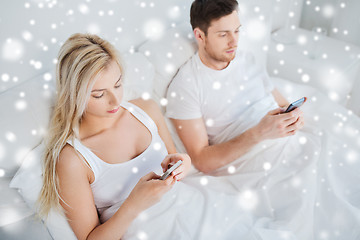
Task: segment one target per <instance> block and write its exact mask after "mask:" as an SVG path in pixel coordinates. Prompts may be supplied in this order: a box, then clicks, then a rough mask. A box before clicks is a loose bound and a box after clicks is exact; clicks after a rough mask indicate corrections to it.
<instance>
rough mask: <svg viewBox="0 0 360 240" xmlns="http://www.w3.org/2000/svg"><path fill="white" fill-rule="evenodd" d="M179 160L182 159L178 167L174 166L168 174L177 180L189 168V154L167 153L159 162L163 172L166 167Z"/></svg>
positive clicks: (184, 174) (181, 177) (183, 175)
mask: <svg viewBox="0 0 360 240" xmlns="http://www.w3.org/2000/svg"><path fill="white" fill-rule="evenodd" d="M179 160H182V161H183V162H182V164H181V165H180V166H179V167H178V168H176V169H175V170H174V171H173V172H172V173H171V175H170V176H172V178H174V179H175V180H177V181H180V180H181V179H183V178H184V177H185V176H186V174H187V173H188V172H189V170H190V166H191V159H190V157H189V155H187V154H185V153H174V154H169V155H167V156H166V157H165V159H164V160H163V161H162V163H161V167H162V168H163V171H164V172H165V171H166V170H167V169H168V168H170V167H171V166H172V165H174V164H175V163H177V161H179ZM169 165H170V166H169ZM168 179H169V178H168Z"/></svg>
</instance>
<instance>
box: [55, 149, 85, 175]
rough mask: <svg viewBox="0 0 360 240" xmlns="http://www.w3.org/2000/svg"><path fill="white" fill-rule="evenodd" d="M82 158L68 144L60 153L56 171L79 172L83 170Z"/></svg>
mask: <svg viewBox="0 0 360 240" xmlns="http://www.w3.org/2000/svg"><path fill="white" fill-rule="evenodd" d="M80 158H81V156H80V154H79V153H77V152H76V150H75V149H74V148H73V147H72V146H71V145H69V144H66V145H65V146H64V147H63V149H62V150H61V151H60V154H59V161H58V163H57V164H56V170H57V171H66V172H67V171H71V172H79V171H81V170H82V169H83V161H82V160H81V159H80Z"/></svg>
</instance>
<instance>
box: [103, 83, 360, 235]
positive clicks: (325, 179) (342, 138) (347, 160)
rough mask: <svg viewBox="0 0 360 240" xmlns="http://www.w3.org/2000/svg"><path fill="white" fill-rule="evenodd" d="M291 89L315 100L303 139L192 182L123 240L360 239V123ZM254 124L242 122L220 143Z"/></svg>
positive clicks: (279, 142)
mask: <svg viewBox="0 0 360 240" xmlns="http://www.w3.org/2000/svg"><path fill="white" fill-rule="evenodd" d="M276 83H277V85H278V86H277V87H278V88H279V89H280V91H284V90H286V88H288V86H289V83H288V82H286V81H283V80H276ZM290 86H292V87H293V89H295V90H296V92H297V93H296V94H297V95H298V96H307V97H308V98H309V99H310V101H308V102H307V103H306V104H305V105H304V106H303V111H304V114H305V120H306V126H305V127H304V128H303V129H302V130H301V131H300V132H298V133H297V134H296V135H295V136H292V137H287V138H282V139H275V140H268V141H265V142H262V143H261V144H259V145H257V146H255V147H254V148H253V149H252V150H251V151H250V152H248V153H247V154H246V155H244V156H243V157H241V158H240V159H238V160H236V161H235V162H233V163H232V164H229V165H228V166H225V167H223V168H222V169H219V170H218V171H216V172H214V173H213V174H212V176H206V175H203V174H202V173H198V172H197V173H194V174H192V175H190V176H189V177H187V178H186V179H185V180H183V182H179V183H177V184H176V185H175V187H174V188H173V189H172V190H171V191H170V192H169V193H168V194H166V195H165V196H164V197H163V199H162V200H161V202H160V203H158V204H157V205H155V206H153V207H151V208H150V209H148V210H147V211H145V212H144V213H143V214H141V216H139V217H138V218H137V219H136V220H135V221H134V222H133V223H132V225H131V227H130V228H129V230H128V231H127V234H126V236H124V237H123V239H245V240H251V239H269V240H270V239H271V240H278V239H298V240H317V239H324V240H330V239H341V240H357V239H360V184H359V183H360V150H359V149H360V136H359V135H360V134H359V130H360V119H359V118H358V117H357V116H355V115H353V114H351V112H349V111H348V110H347V109H345V108H343V107H341V106H340V105H337V104H333V103H330V102H329V100H328V99H327V98H326V97H325V96H323V95H322V94H320V93H318V92H317V91H315V90H313V89H311V88H307V87H301V86H297V85H294V84H290ZM287 94H291V92H288V93H287ZM285 95H286V92H285ZM296 97H297V96H296ZM296 97H293V100H295V98H296ZM247 116H251V114H250V113H248V114H247ZM251 124H253V123H252V121H251V117H249V118H248V122H246V121H245V122H244V120H242V122H241V124H237V125H234V127H232V128H229V129H227V132H224V133H223V134H222V135H219V136H218V138H217V139H216V141H219V142H221V141H225V140H227V139H231V138H232V137H234V136H236V135H237V134H238V133H240V132H242V131H244V129H246V128H247V127H249V126H250V125H251ZM186 185H188V186H186ZM116 208H117V206H114V207H113V209H109V210H108V212H109V214H110V215H111V211H114V210H116ZM105 214H106V213H105Z"/></svg>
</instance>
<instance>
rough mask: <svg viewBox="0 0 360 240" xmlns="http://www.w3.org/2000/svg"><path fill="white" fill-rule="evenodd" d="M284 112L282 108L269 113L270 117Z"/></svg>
mask: <svg viewBox="0 0 360 240" xmlns="http://www.w3.org/2000/svg"><path fill="white" fill-rule="evenodd" d="M282 112H283V109H282V108H275V109H273V110H271V111H269V112H268V115H277V114H279V113H282Z"/></svg>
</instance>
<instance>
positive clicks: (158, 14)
mask: <svg viewBox="0 0 360 240" xmlns="http://www.w3.org/2000/svg"><path fill="white" fill-rule="evenodd" d="M191 2H192V0H151V1H149V0H131V1H129V0H126V1H125V0H106V1H99V0H78V1H73V0H58V1H57V0H27V1H25V0H16V1H1V2H0V32H1V35H0V53H1V55H0V93H1V92H3V91H5V90H6V89H9V88H11V87H12V86H14V85H16V84H18V83H20V82H22V81H24V80H26V79H29V78H32V77H34V76H37V75H40V74H44V73H46V72H49V73H50V74H53V72H54V71H53V68H54V63H53V61H54V59H55V58H56V55H57V52H58V50H59V48H60V45H61V44H62V42H63V41H64V40H66V38H68V37H69V36H70V35H71V34H73V33H76V32H93V33H96V34H99V35H100V36H101V37H104V38H106V39H107V40H109V41H111V42H112V43H113V44H114V45H115V46H116V47H117V48H118V49H119V50H120V51H121V52H127V51H131V49H133V48H134V47H135V46H137V45H139V44H140V43H141V42H143V41H145V39H146V38H153V37H157V36H159V35H161V33H163V31H164V30H165V29H167V28H169V27H170V26H171V25H172V24H176V23H178V22H181V21H189V11H190V10H189V9H190V5H191ZM47 76H49V75H47Z"/></svg>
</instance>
